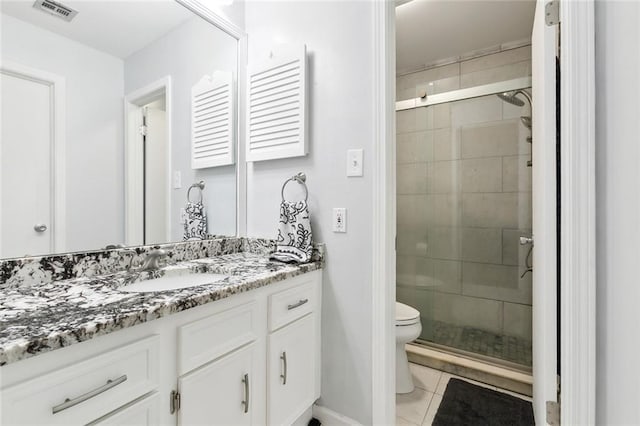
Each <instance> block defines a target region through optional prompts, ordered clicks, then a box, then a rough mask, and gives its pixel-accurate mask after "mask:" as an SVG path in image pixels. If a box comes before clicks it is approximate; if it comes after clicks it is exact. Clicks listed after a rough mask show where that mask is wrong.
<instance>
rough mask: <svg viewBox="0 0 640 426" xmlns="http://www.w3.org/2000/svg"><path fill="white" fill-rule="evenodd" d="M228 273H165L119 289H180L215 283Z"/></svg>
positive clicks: (138, 290)
mask: <svg viewBox="0 0 640 426" xmlns="http://www.w3.org/2000/svg"><path fill="white" fill-rule="evenodd" d="M227 277H228V275H224V274H214V273H204V272H197V273H196V272H190V273H189V272H187V273H182V274H178V275H165V276H162V277H159V278H151V279H147V280H143V281H138V282H135V283H132V284H128V285H125V286H123V287H120V289H119V290H121V291H126V292H128V293H145V292H152V291H167V290H178V289H181V288H189V287H196V286H199V285H204V284H214V283H216V282H218V281H222V280H224V279H225V278H227Z"/></svg>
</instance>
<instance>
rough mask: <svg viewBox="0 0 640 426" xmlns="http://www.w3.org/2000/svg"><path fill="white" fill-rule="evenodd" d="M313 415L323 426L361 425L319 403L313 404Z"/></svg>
mask: <svg viewBox="0 0 640 426" xmlns="http://www.w3.org/2000/svg"><path fill="white" fill-rule="evenodd" d="M313 417H315V418H316V419H318V420H320V423H322V425H323V426H351V425H354V426H361V424H360V423H358V422H357V421H355V420H353V419H351V418H349V417H347V416H343V415H342V414H340V413H336V412H335V411H333V410H330V409H328V408H327V407H323V406H321V405H317V404H314V405H313Z"/></svg>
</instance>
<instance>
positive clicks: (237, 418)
mask: <svg viewBox="0 0 640 426" xmlns="http://www.w3.org/2000/svg"><path fill="white" fill-rule="evenodd" d="M256 360H257V355H256V346H255V344H250V345H248V346H245V347H244V348H242V349H239V350H237V351H235V352H232V353H231V354H229V355H227V356H225V357H222V358H220V359H219V360H217V361H213V362H211V363H209V364H206V365H204V366H203V367H201V368H199V369H197V370H195V371H193V372H191V373H189V374H185V375H184V376H181V377H180V378H179V379H178V388H179V390H180V411H178V424H179V425H184V426H194V425H229V426H231V425H250V424H260V423H264V421H262V422H261V421H259V413H257V412H256V402H258V401H259V398H263V395H264V394H263V393H262V392H260V386H261V384H263V383H264V381H262V380H260V378H259V377H258V375H259V374H262V375H264V371H262V372H260V371H259V369H258V368H256ZM258 404H259V402H258ZM258 411H259V410H258Z"/></svg>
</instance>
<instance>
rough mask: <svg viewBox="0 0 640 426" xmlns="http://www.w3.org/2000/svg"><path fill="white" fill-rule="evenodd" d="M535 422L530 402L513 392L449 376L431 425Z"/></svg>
mask: <svg viewBox="0 0 640 426" xmlns="http://www.w3.org/2000/svg"><path fill="white" fill-rule="evenodd" d="M466 425H469V426H471V425H473V426H483V425H486V426H534V425H535V423H534V421H533V407H532V406H531V403H530V402H528V401H525V400H523V399H520V398H516V397H515V396H511V395H507V394H505V393H501V392H497V391H494V390H491V389H487V388H483V387H481V386H476V385H474V384H471V383H469V382H465V381H464V380H459V379H450V380H449V383H448V384H447V389H446V390H445V392H444V395H443V397H442V402H441V403H440V407H438V412H437V413H436V417H435V419H434V420H433V426H466Z"/></svg>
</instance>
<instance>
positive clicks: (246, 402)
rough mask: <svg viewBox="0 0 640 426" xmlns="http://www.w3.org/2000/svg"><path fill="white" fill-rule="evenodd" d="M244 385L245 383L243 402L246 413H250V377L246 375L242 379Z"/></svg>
mask: <svg viewBox="0 0 640 426" xmlns="http://www.w3.org/2000/svg"><path fill="white" fill-rule="evenodd" d="M242 383H244V401H242V405H244V412H245V413H248V412H249V375H248V374H245V375H244V378H243V379H242Z"/></svg>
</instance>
